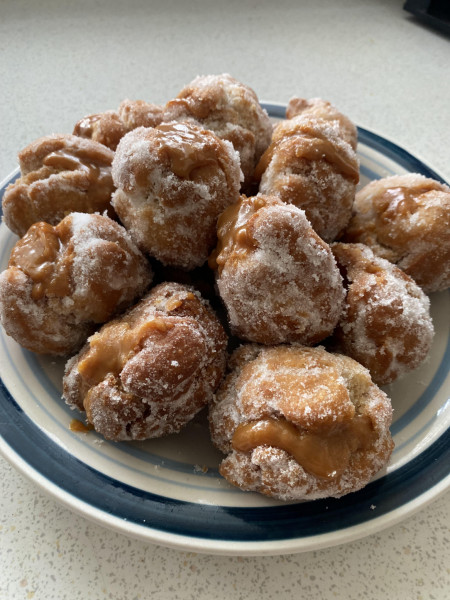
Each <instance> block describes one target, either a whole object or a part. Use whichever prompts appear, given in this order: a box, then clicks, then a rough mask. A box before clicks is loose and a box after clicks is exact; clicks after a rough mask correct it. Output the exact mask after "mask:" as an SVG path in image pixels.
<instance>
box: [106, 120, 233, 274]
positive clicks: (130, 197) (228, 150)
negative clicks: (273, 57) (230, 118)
mask: <svg viewBox="0 0 450 600" xmlns="http://www.w3.org/2000/svg"><path fill="white" fill-rule="evenodd" d="M113 175H114V181H115V183H116V185H117V187H118V190H117V192H116V193H115V194H114V197H113V205H114V208H115V209H116V211H117V214H118V215H119V217H120V219H121V221H122V223H123V224H124V225H125V227H126V228H127V229H128V230H129V231H130V233H131V235H132V237H133V238H134V239H135V241H136V243H137V244H138V245H139V247H140V248H141V249H142V250H144V251H145V252H148V253H149V254H150V255H152V256H154V257H156V258H158V259H159V260H160V261H161V262H163V263H164V264H166V265H172V266H178V267H182V268H185V269H192V268H194V267H196V266H200V265H202V264H203V263H204V262H205V261H206V259H207V257H208V254H209V252H210V251H211V249H212V248H213V247H214V244H215V243H216V239H217V237H216V221H217V217H218V216H219V214H220V213H221V212H222V210H224V208H226V207H227V206H228V205H229V204H231V203H233V202H235V201H236V200H237V199H238V197H239V186H240V169H239V158H238V156H237V153H236V152H235V151H234V150H233V148H232V146H231V144H230V143H229V142H225V141H223V140H220V139H219V138H218V137H217V136H215V135H214V134H213V133H212V132H211V131H206V130H204V129H200V128H199V127H196V126H194V125H191V124H188V123H178V122H172V123H163V124H161V125H159V126H158V127H156V128H153V129H149V128H143V127H140V128H138V129H135V130H134V131H132V132H130V133H129V134H127V135H126V136H125V137H124V138H123V139H122V141H121V143H120V144H119V147H118V149H117V152H116V156H115V158H114V163H113Z"/></svg>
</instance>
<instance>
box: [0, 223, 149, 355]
mask: <svg viewBox="0 0 450 600" xmlns="http://www.w3.org/2000/svg"><path fill="white" fill-rule="evenodd" d="M151 278H152V272H151V269H150V267H149V265H148V263H147V261H146V259H145V258H144V256H143V255H142V254H141V252H140V251H139V250H138V248H137V247H136V245H135V244H134V242H133V241H132V240H131V238H130V236H129V235H128V234H127V232H126V231H125V229H124V228H123V227H121V226H120V225H119V224H118V223H116V222H115V221H112V220H111V219H110V218H109V217H106V216H101V215H97V214H86V213H72V214H70V215H68V216H67V217H66V218H65V219H63V220H62V221H61V222H60V223H59V224H58V225H56V226H52V225H50V224H48V223H44V222H40V223H35V224H34V225H32V226H31V228H30V229H29V230H28V232H27V233H26V234H25V236H24V237H23V238H21V239H20V240H19V241H18V242H17V243H16V245H15V246H14V248H13V249H12V252H11V256H10V259H9V264H8V268H7V269H6V270H5V271H3V273H1V274H0V318H1V322H2V325H3V327H4V328H5V331H6V333H7V334H8V335H10V336H11V337H13V338H14V339H15V340H16V342H18V343H19V344H20V345H22V346H24V347H25V348H28V349H29V350H32V351H34V352H38V353H41V354H53V355H65V354H72V353H73V352H76V351H77V350H78V349H79V348H80V347H81V346H82V344H83V343H84V342H85V340H86V338H87V337H88V335H89V334H90V333H92V331H93V330H94V329H95V326H96V324H98V323H104V322H105V321H107V320H108V319H109V318H111V317H112V316H113V315H114V314H115V313H116V312H118V311H122V310H124V309H125V308H127V307H128V306H129V305H130V304H131V303H132V302H133V301H134V299H135V298H136V297H138V296H140V295H142V294H143V293H144V291H145V289H146V288H147V286H148V285H149V284H150V282H151Z"/></svg>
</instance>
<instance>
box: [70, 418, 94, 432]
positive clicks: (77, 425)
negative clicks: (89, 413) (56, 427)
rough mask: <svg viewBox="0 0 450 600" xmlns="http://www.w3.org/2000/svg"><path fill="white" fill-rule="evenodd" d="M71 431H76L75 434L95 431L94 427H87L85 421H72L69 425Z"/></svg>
mask: <svg viewBox="0 0 450 600" xmlns="http://www.w3.org/2000/svg"><path fill="white" fill-rule="evenodd" d="M69 429H70V431H74V432H75V433H89V431H92V430H93V429H94V426H93V425H91V424H90V423H89V425H85V424H84V423H83V421H80V420H79V419H72V420H71V421H70V425H69Z"/></svg>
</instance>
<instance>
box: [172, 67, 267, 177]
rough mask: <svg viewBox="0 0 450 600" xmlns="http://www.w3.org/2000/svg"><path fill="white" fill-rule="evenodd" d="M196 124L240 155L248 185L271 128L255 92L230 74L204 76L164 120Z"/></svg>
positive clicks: (177, 100)
mask: <svg viewBox="0 0 450 600" xmlns="http://www.w3.org/2000/svg"><path fill="white" fill-rule="evenodd" d="M171 119H174V120H177V121H180V120H181V121H185V120H193V121H195V122H197V123H200V124H201V126H202V127H204V128H205V129H210V130H211V131H213V132H214V133H215V134H216V135H217V136H218V137H220V138H221V139H223V140H228V141H230V142H231V143H232V144H233V146H234V148H235V149H236V150H237V151H238V152H239V155H240V160H241V168H242V171H243V173H244V177H245V179H246V181H248V180H249V178H250V177H251V175H252V173H253V170H254V168H255V166H256V164H257V162H258V160H259V158H260V156H261V155H262V153H263V152H264V151H265V149H266V148H267V146H268V145H269V143H270V137H271V135H272V124H271V122H270V119H269V115H268V114H267V112H266V111H265V110H264V109H263V108H261V106H260V104H259V102H258V97H257V95H256V94H255V92H254V91H253V90H252V89H251V88H250V87H248V86H247V85H244V84H243V83H241V82H239V81H237V80H236V79H234V78H233V77H231V76H230V75H229V74H227V73H225V74H222V75H206V76H205V75H202V76H198V77H196V78H195V79H194V80H193V81H192V82H191V83H189V84H188V85H187V86H185V87H184V88H183V89H182V90H181V92H180V93H179V94H178V96H177V97H176V98H175V99H174V100H171V101H170V102H168V103H167V105H166V107H165V120H166V121H167V120H171Z"/></svg>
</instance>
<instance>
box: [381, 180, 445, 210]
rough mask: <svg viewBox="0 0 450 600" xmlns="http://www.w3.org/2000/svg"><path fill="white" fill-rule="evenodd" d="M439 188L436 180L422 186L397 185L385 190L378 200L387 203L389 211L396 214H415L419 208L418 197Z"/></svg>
mask: <svg viewBox="0 0 450 600" xmlns="http://www.w3.org/2000/svg"><path fill="white" fill-rule="evenodd" d="M436 189H438V188H437V186H436V185H435V183H434V182H432V183H430V184H425V185H422V186H420V187H395V188H389V189H387V190H385V191H384V192H383V194H382V196H381V198H380V200H378V201H377V202H381V204H382V205H384V204H385V205H386V212H387V213H392V212H393V213H394V214H395V215H398V214H400V215H409V214H414V213H415V212H416V211H417V209H418V204H417V199H418V198H419V197H420V196H421V195H422V194H426V193H427V192H431V191H432V190H436Z"/></svg>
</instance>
